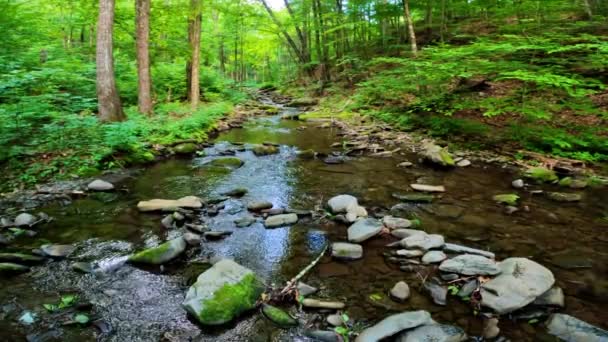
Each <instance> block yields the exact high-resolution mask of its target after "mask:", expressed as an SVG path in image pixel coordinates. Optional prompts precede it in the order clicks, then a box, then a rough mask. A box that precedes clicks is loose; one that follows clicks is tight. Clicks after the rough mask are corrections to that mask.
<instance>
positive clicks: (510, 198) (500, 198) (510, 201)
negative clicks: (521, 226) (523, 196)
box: [492, 194, 519, 205]
mask: <svg viewBox="0 0 608 342" xmlns="http://www.w3.org/2000/svg"><path fill="white" fill-rule="evenodd" d="M492 199H493V200H494V201H496V202H498V203H504V204H507V205H517V201H518V200H519V196H518V195H516V194H502V195H496V196H494V197H492Z"/></svg>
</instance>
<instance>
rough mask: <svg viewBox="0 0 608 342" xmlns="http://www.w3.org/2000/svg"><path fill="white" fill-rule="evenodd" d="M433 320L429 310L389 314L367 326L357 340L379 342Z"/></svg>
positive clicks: (359, 341) (430, 322) (357, 341)
mask: <svg viewBox="0 0 608 342" xmlns="http://www.w3.org/2000/svg"><path fill="white" fill-rule="evenodd" d="M432 323H433V320H432V318H431V315H430V314H429V313H428V312H427V311H423V310H420V311H409V312H402V313H400V314H396V315H392V316H389V317H387V318H385V319H383V320H382V321H380V322H379V323H377V324H376V325H374V326H372V327H370V328H367V329H365V330H363V331H362V332H361V334H359V336H357V338H356V339H355V342H377V341H380V340H382V339H383V338H387V337H390V336H393V335H395V334H397V333H399V332H401V331H403V330H407V329H412V328H416V327H419V326H421V325H426V324H432Z"/></svg>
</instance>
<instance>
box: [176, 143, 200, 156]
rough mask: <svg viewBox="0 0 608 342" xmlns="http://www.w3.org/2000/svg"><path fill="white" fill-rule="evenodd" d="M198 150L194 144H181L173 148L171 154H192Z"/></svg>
mask: <svg viewBox="0 0 608 342" xmlns="http://www.w3.org/2000/svg"><path fill="white" fill-rule="evenodd" d="M196 150H198V146H196V144H194V143H181V144H178V145H175V146H173V152H175V153H177V154H192V153H194V152H196Z"/></svg>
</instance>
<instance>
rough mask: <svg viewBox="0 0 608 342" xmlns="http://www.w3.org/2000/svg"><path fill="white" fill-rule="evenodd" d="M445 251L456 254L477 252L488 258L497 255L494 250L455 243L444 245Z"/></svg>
mask: <svg viewBox="0 0 608 342" xmlns="http://www.w3.org/2000/svg"><path fill="white" fill-rule="evenodd" d="M443 251H444V252H446V253H455V254H477V255H482V256H485V257H486V258H490V259H494V257H495V255H494V253H492V252H488V251H484V250H481V249H476V248H471V247H466V246H461V245H457V244H454V243H446V244H445V245H444V246H443Z"/></svg>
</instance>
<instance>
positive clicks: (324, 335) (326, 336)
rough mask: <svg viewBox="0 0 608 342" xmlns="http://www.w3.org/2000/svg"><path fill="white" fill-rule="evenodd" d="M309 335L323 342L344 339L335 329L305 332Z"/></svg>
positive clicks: (336, 341) (335, 341)
mask: <svg viewBox="0 0 608 342" xmlns="http://www.w3.org/2000/svg"><path fill="white" fill-rule="evenodd" d="M304 334H305V335H306V336H307V337H310V338H312V339H313V340H314V341H321V342H342V341H343V339H342V337H341V336H340V335H338V334H337V333H336V332H334V331H329V330H308V331H306V332H305V333H304Z"/></svg>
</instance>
